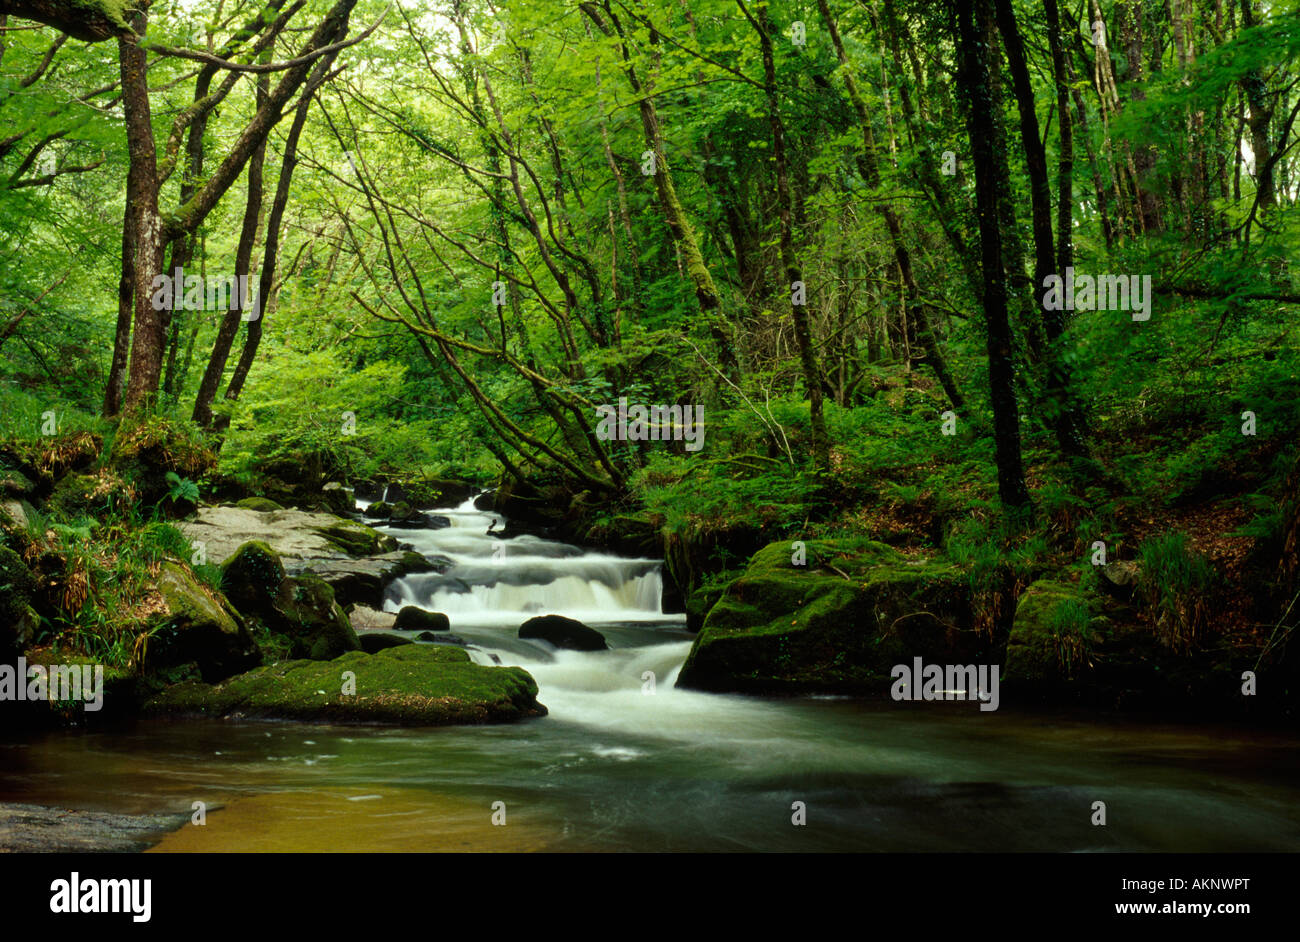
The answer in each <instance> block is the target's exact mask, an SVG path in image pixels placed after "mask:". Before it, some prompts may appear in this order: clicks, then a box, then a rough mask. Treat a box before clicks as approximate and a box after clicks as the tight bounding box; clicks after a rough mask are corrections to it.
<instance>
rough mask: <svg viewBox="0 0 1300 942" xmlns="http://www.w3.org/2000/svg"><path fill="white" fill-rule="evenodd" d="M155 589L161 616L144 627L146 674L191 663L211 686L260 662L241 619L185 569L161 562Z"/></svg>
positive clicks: (256, 648) (254, 645) (153, 618)
mask: <svg viewBox="0 0 1300 942" xmlns="http://www.w3.org/2000/svg"><path fill="white" fill-rule="evenodd" d="M155 585H156V587H157V589H158V594H159V595H160V596H161V597H162V600H163V603H164V605H165V606H166V611H165V612H164V613H162V614H159V615H155V616H153V617H152V618H151V619H150V622H149V624H150V628H151V631H150V635H149V643H148V647H147V648H145V663H146V664H147V665H148V667H149V668H150V669H151V670H166V669H168V668H173V667H176V666H178V665H182V664H189V663H193V664H196V665H197V666H198V669H199V671H200V673H202V675H203V679H204V680H205V681H207V682H209V683H212V682H215V681H219V680H224V679H225V678H227V677H229V676H230V675H231V674H236V673H238V672H239V671H242V670H248V668H250V667H252V666H254V665H255V664H257V663H258V662H259V661H260V660H261V652H260V651H259V650H258V647H257V643H256V642H255V641H254V640H253V636H252V635H251V634H250V633H249V631H248V628H247V627H246V625H245V624H244V621H243V619H242V618H241V617H240V616H239V615H238V614H237V612H236V611H235V610H234V609H233V608H232V607H231V606H230V604H229V603H228V602H227V601H226V599H224V598H222V597H221V596H220V595H219V594H217V593H215V592H213V591H212V590H210V589H209V588H207V586H205V585H203V584H201V583H200V582H199V581H198V580H197V579H196V578H195V577H194V575H193V573H191V572H190V571H189V570H188V569H185V568H183V567H181V566H179V565H177V564H176V563H172V562H164V563H163V564H162V566H161V567H160V569H159V571H158V579H157V582H156V583H155Z"/></svg>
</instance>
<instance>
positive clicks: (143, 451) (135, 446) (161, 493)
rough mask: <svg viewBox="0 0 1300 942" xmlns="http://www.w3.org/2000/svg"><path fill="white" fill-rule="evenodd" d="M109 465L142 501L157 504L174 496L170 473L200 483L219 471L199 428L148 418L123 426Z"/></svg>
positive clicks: (152, 417) (169, 420)
mask: <svg viewBox="0 0 1300 942" xmlns="http://www.w3.org/2000/svg"><path fill="white" fill-rule="evenodd" d="M108 464H109V466H110V467H111V468H112V469H113V470H114V471H116V472H117V474H118V475H119V476H120V477H121V478H122V479H123V480H124V481H125V482H126V483H127V484H129V485H130V486H131V487H133V488H135V491H136V493H137V495H138V496H139V499H140V500H141V501H142V502H144V503H145V504H149V505H154V504H157V503H159V502H161V501H163V500H164V499H165V498H167V496H168V495H169V494H170V493H171V490H172V485H171V484H170V482H168V480H167V475H168V473H169V472H170V473H173V474H175V475H176V476H177V477H180V478H182V479H187V480H191V481H197V480H199V479H200V478H202V477H204V476H205V475H207V474H209V473H211V472H212V471H213V470H214V469H215V468H216V466H217V455H216V452H214V451H213V450H212V449H211V448H210V447H209V446H208V445H207V443H206V442H205V441H204V440H203V437H202V434H201V433H200V431H199V430H198V428H197V427H196V426H192V425H189V424H186V423H181V422H177V421H174V420H172V419H167V418H164V417H162V416H149V417H148V418H146V419H144V420H142V421H139V422H134V423H127V422H124V423H123V425H122V426H121V427H120V428H119V429H118V432H117V437H116V438H115V439H114V440H113V450H112V454H111V455H110V456H109V461H108ZM190 507H191V509H192V505H190Z"/></svg>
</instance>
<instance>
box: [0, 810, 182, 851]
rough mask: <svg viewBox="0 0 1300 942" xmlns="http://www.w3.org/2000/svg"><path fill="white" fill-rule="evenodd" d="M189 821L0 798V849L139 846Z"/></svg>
mask: <svg viewBox="0 0 1300 942" xmlns="http://www.w3.org/2000/svg"><path fill="white" fill-rule="evenodd" d="M188 820H189V815H188V814H110V813H108V812H105V811H71V810H68V809H66V808H47V807H44V806H42V805H19V804H9V803H7V802H0V853H19V854H40V853H50V854H70V853H119V854H120V853H130V852H132V851H142V850H144V849H145V848H147V847H151V846H152V845H154V844H156V843H158V841H160V840H162V838H163V835H165V834H167V833H168V832H170V831H174V830H176V829H177V828H179V827H180V826H181V825H182V824H184V823H185V822H186V821H188Z"/></svg>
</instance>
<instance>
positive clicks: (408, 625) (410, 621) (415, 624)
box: [393, 605, 451, 631]
mask: <svg viewBox="0 0 1300 942" xmlns="http://www.w3.org/2000/svg"><path fill="white" fill-rule="evenodd" d="M393 627H394V628H396V629H398V630H399V631H420V630H421V629H423V630H425V631H448V630H450V629H451V620H450V619H449V618H447V616H446V615H444V614H443V613H442V612H427V611H425V610H424V609H422V608H417V607H416V606H414V605H406V606H403V608H402V610H401V611H400V612H398V613H397V620H396V621H395V622H393Z"/></svg>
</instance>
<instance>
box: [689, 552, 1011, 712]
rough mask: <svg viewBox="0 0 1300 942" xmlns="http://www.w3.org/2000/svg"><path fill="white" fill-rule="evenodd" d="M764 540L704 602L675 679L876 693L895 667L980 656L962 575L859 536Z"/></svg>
mask: <svg viewBox="0 0 1300 942" xmlns="http://www.w3.org/2000/svg"><path fill="white" fill-rule="evenodd" d="M804 548H805V553H806V559H805V561H804V564H803V565H796V564H795V562H794V559H793V553H792V551H791V544H790V542H789V541H780V542H776V543H770V544H768V545H767V546H765V547H764V548H763V549H761V550H759V551H758V552H757V553H756V554H755V555H754V557H753V558H752V559H751V560H750V561H749V565H748V567H747V568H746V569H745V571H744V573H743V574H742V575H741V576H740V577H739V578H738V579H736V580H735V581H733V582H731V583H730V584H729V585H727V587H726V589H725V591H724V592H723V593H722V595H721V597H720V598H719V599H718V600H717V602H716V603H715V604H714V605H713V606H712V607H711V608H710V610H709V612H708V615H707V616H706V617H705V620H704V625H703V627H702V628H701V630H700V633H699V635H698V636H697V637H696V639H695V643H694V645H693V646H692V647H691V651H690V654H689V655H688V656H687V658H686V663H685V664H684V665H683V666H682V670H681V674H680V675H679V677H678V681H677V683H678V685H679V686H682V687H691V688H695V689H698V690H711V691H720V692H721V691H728V692H738V693H829V694H837V693H838V694H886V693H888V691H889V689H890V687H891V682H892V679H891V676H890V671H891V669H892V667H893V665H895V664H901V663H909V664H910V663H911V662H912V660H913V658H915V657H921V658H923V659H925V660H926V661H928V662H938V663H950V664H969V663H975V662H977V661H982V660H987V659H988V657H989V655H990V654H991V653H992V651H993V650H995V648H994V645H993V642H992V639H985V638H983V637H982V636H981V635H980V634H979V633H977V632H975V631H972V630H971V628H972V621H973V618H972V611H971V587H970V582H969V580H968V579H967V577H966V574H965V573H964V572H963V571H962V570H960V569H959V568H958V567H956V566H954V565H953V564H952V563H950V562H948V561H947V560H944V559H942V558H938V557H936V558H930V559H925V558H913V557H908V556H904V555H903V554H901V553H900V552H898V551H897V550H896V549H894V548H892V547H890V546H887V545H885V544H883V543H878V542H874V541H870V540H862V539H844V540H807V541H804Z"/></svg>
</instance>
